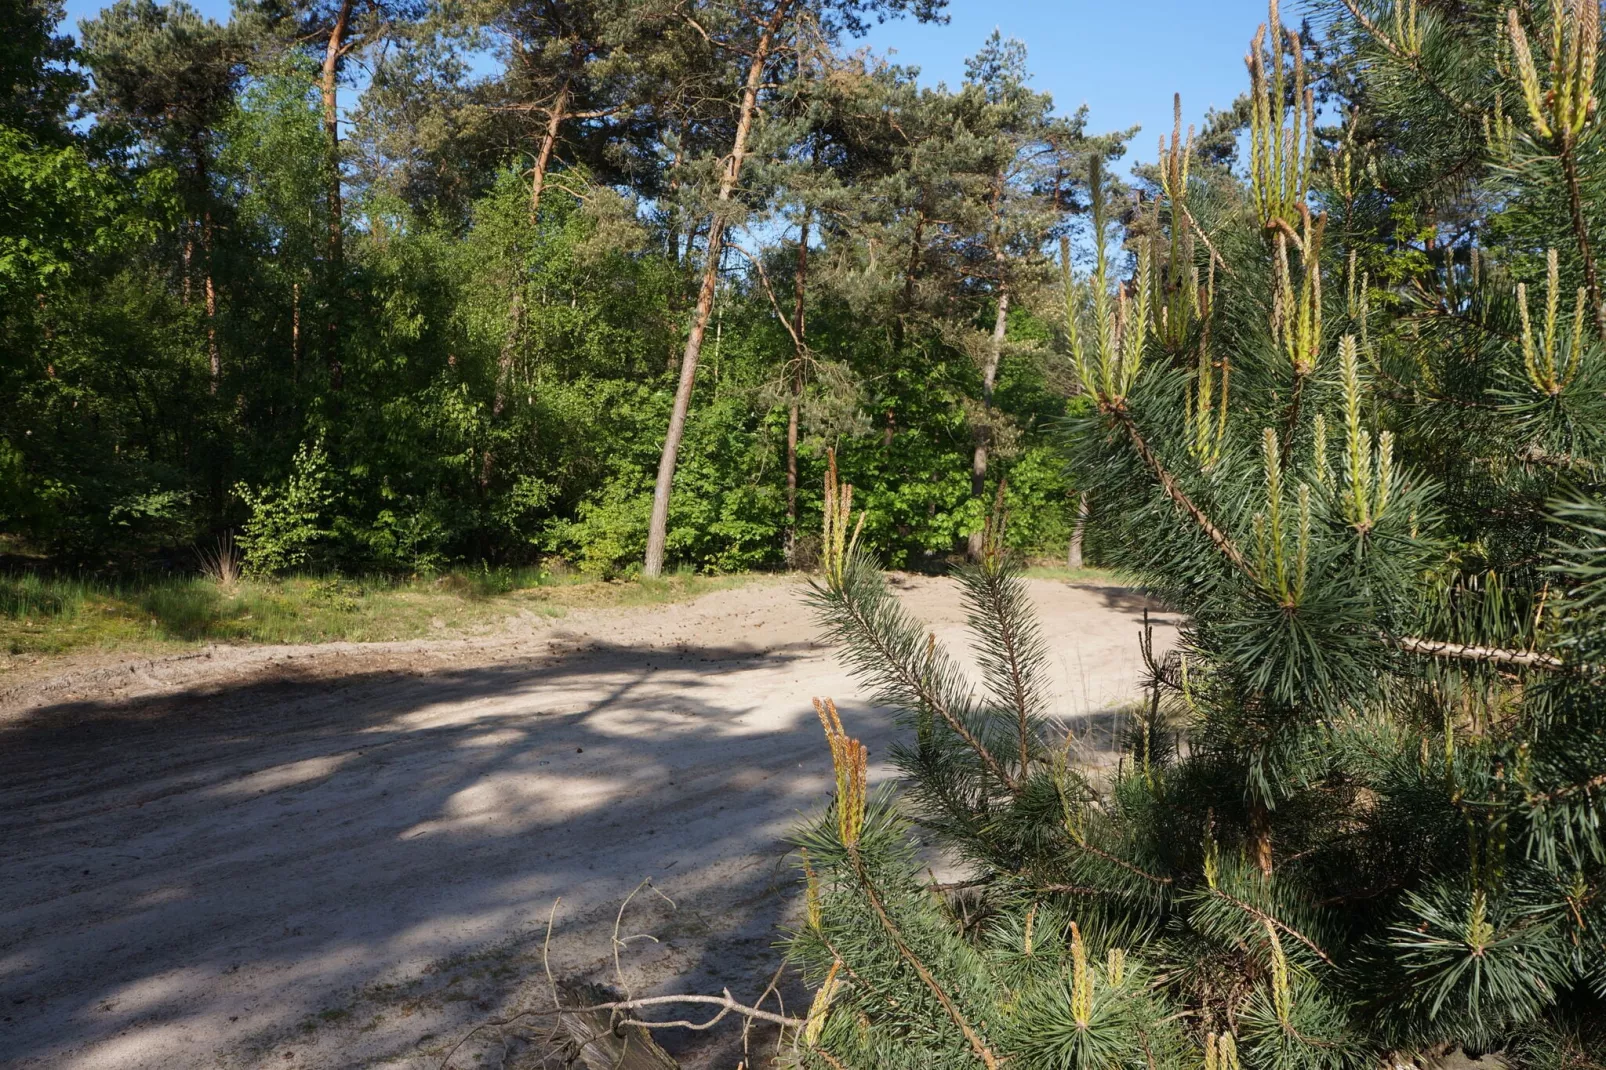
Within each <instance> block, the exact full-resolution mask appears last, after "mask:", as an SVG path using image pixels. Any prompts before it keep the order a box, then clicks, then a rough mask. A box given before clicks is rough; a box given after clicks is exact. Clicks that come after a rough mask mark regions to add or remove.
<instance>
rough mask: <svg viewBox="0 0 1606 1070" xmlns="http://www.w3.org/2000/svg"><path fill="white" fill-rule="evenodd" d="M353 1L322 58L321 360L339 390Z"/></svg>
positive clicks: (343, 7) (344, 4)
mask: <svg viewBox="0 0 1606 1070" xmlns="http://www.w3.org/2000/svg"><path fill="white" fill-rule="evenodd" d="M352 4H353V0H341V2H340V10H339V11H338V12H337V13H336V14H335V22H334V25H333V26H332V27H331V28H330V30H329V45H328V47H327V48H326V49H325V50H324V54H323V79H322V83H321V89H322V94H323V136H324V152H325V155H326V161H325V165H326V166H327V168H328V172H329V173H328V179H327V181H328V183H329V185H328V189H327V191H326V194H325V199H326V200H327V202H328V211H329V235H328V255H327V259H328V263H327V264H326V267H327V269H328V273H329V279H328V301H329V318H328V321H327V323H326V324H325V328H324V345H325V347H326V348H325V352H324V359H325V362H326V364H327V366H328V368H329V385H330V387H331V388H333V389H335V390H339V389H340V388H341V386H342V385H343V383H344V382H345V369H344V368H343V366H342V365H341V362H340V305H341V292H342V291H343V290H344V288H345V275H346V266H345V263H346V256H345V245H344V240H343V239H344V230H345V223H344V221H343V216H344V202H343V201H342V199H341V191H340V112H339V108H338V106H337V104H338V101H337V96H336V93H337V90H338V88H339V73H340V57H341V56H343V55H344V54H345V51H346V28H347V26H348V25H349V24H350V22H351V8H352Z"/></svg>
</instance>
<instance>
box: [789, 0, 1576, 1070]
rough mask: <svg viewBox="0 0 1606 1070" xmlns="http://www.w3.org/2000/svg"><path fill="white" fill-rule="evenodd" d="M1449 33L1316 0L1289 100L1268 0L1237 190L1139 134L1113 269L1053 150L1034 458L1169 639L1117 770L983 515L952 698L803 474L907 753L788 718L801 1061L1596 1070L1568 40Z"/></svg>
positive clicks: (843, 607)
mask: <svg viewBox="0 0 1606 1070" xmlns="http://www.w3.org/2000/svg"><path fill="white" fill-rule="evenodd" d="M1449 7H1450V6H1449V5H1440V4H1430V3H1426V2H1423V3H1420V4H1419V3H1417V2H1414V0H1398V2H1396V3H1393V4H1374V3H1370V2H1364V0H1356V2H1355V3H1354V4H1353V5H1352V4H1350V3H1348V2H1347V0H1346V2H1345V3H1343V4H1342V5H1337V6H1336V10H1334V11H1332V12H1329V13H1328V16H1327V17H1328V22H1327V25H1328V26H1329V27H1330V29H1331V35H1332V39H1333V40H1334V41H1336V42H1338V43H1339V46H1340V48H1339V51H1338V52H1337V53H1336V58H1333V55H1332V54H1330V55H1329V56H1328V59H1327V61H1326V62H1327V66H1326V68H1325V69H1324V70H1322V71H1320V72H1314V71H1307V69H1306V66H1305V61H1306V59H1307V58H1308V57H1307V56H1306V52H1305V48H1304V46H1303V43H1302V42H1301V40H1300V38H1299V36H1298V35H1297V34H1294V33H1291V32H1289V30H1288V28H1286V27H1280V26H1279V25H1278V24H1277V21H1276V20H1277V11H1276V7H1275V5H1273V8H1272V19H1271V21H1270V24H1269V25H1268V26H1267V27H1264V28H1263V30H1262V33H1261V35H1260V36H1259V37H1257V39H1256V42H1255V44H1254V46H1253V51H1252V54H1251V63H1250V71H1251V79H1252V84H1251V92H1250V96H1249V107H1248V109H1247V111H1248V115H1249V120H1250V128H1251V130H1250V138H1249V143H1248V145H1249V151H1250V160H1249V167H1248V174H1249V181H1248V182H1247V183H1246V184H1243V185H1239V184H1237V183H1233V182H1230V181H1224V179H1223V176H1222V175H1221V174H1219V173H1212V174H1210V175H1204V176H1201V175H1198V174H1192V175H1190V173H1189V170H1190V148H1191V146H1190V143H1189V139H1188V138H1185V137H1184V136H1183V135H1182V133H1181V130H1180V129H1179V130H1178V131H1177V135H1176V137H1175V139H1174V141H1173V142H1172V143H1171V144H1170V145H1169V146H1163V148H1164V149H1165V151H1163V152H1162V161H1161V166H1160V168H1159V172H1160V174H1159V179H1160V181H1159V182H1158V183H1157V186H1158V187H1159V188H1158V196H1157V198H1156V199H1155V201H1153V202H1152V204H1151V205H1150V206H1146V207H1145V208H1144V209H1143V210H1142V215H1141V216H1140V217H1139V218H1138V219H1137V221H1136V222H1135V223H1134V224H1133V225H1131V226H1130V227H1129V228H1128V229H1127V232H1126V234H1127V239H1128V250H1129V252H1130V253H1131V264H1132V271H1131V274H1130V275H1129V276H1128V277H1126V278H1122V279H1117V277H1116V275H1117V267H1116V257H1115V256H1114V255H1113V254H1110V253H1108V252H1107V247H1108V246H1109V245H1110V244H1111V242H1110V241H1107V240H1106V239H1113V237H1114V235H1113V234H1112V233H1110V232H1109V230H1108V229H1107V224H1106V222H1105V219H1106V217H1107V216H1108V215H1109V214H1110V211H1109V209H1108V208H1107V206H1106V204H1105V203H1104V202H1105V201H1106V200H1107V197H1106V196H1105V195H1104V188H1105V183H1104V182H1103V180H1102V179H1101V177H1100V176H1099V173H1098V170H1097V167H1096V166H1095V169H1094V171H1093V177H1092V182H1091V189H1092V191H1093V193H1094V210H1095V216H1096V223H1095V233H1096V234H1098V235H1099V239H1098V240H1097V241H1096V243H1095V244H1096V250H1097V257H1096V264H1095V267H1094V270H1093V273H1092V275H1091V277H1090V278H1077V277H1075V276H1074V275H1073V274H1072V273H1071V271H1070V269H1069V266H1068V265H1067V269H1066V285H1065V296H1066V301H1067V312H1066V320H1065V322H1066V327H1067V336H1066V339H1065V345H1066V349H1067V352H1068V355H1069V357H1070V359H1071V361H1072V363H1073V364H1074V366H1075V368H1076V372H1077V375H1078V378H1079V381H1080V383H1081V385H1082V388H1083V390H1084V392H1085V395H1086V397H1087V400H1088V404H1087V408H1086V410H1085V411H1084V412H1082V413H1081V414H1079V415H1077V416H1075V417H1074V418H1073V419H1072V420H1071V421H1070V422H1069V423H1068V424H1067V425H1066V429H1065V433H1066V435H1067V437H1068V439H1069V441H1070V447H1069V448H1070V451H1071V454H1072V457H1073V460H1074V464H1075V468H1076V470H1077V471H1078V472H1080V473H1085V475H1086V483H1085V484H1084V485H1085V486H1088V487H1090V488H1091V491H1092V495H1091V502H1092V506H1093V515H1092V519H1091V523H1092V525H1093V527H1094V529H1095V530H1097V531H1098V532H1099V533H1100V538H1101V540H1102V543H1101V545H1103V546H1105V547H1106V548H1107V550H1106V552H1107V554H1108V555H1109V558H1110V560H1112V561H1113V562H1114V563H1116V564H1118V565H1119V566H1121V567H1122V568H1125V569H1127V570H1129V571H1130V572H1131V573H1132V574H1133V575H1135V576H1138V577H1140V578H1141V579H1142V580H1143V582H1144V583H1145V584H1146V585H1147V586H1148V587H1149V588H1150V589H1151V590H1152V591H1153V592H1155V593H1156V594H1157V595H1158V596H1159V597H1160V598H1162V599H1163V600H1164V601H1165V602H1166V603H1167V604H1168V605H1169V606H1171V607H1173V608H1174V609H1175V610H1177V611H1179V612H1180V613H1181V614H1182V617H1183V619H1184V621H1185V623H1184V625H1183V627H1182V630H1181V641H1180V643H1179V645H1178V647H1177V649H1176V650H1175V651H1173V652H1171V653H1169V654H1166V655H1164V656H1163V657H1162V656H1160V655H1158V654H1155V653H1153V652H1148V653H1149V661H1150V668H1151V680H1150V684H1149V690H1148V696H1147V702H1146V704H1145V711H1144V714H1143V716H1141V717H1139V718H1137V725H1136V727H1135V729H1134V730H1133V731H1132V732H1131V733H1130V737H1129V738H1128V739H1126V740H1124V741H1122V747H1123V757H1122V760H1121V762H1120V765H1119V767H1118V768H1116V769H1115V770H1113V771H1105V772H1098V771H1089V770H1085V769H1083V768H1081V767H1079V766H1078V764H1077V762H1076V761H1075V760H1074V754H1073V747H1072V744H1073V738H1072V737H1073V736H1074V733H1072V734H1070V735H1068V734H1067V731H1066V726H1065V725H1063V724H1060V723H1057V722H1056V721H1055V720H1054V719H1053V718H1052V717H1051V716H1049V710H1050V709H1051V708H1052V706H1051V703H1049V702H1048V701H1047V696H1046V695H1045V693H1044V687H1045V685H1044V683H1043V676H1042V668H1041V667H1042V665H1043V662H1044V660H1045V656H1046V653H1047V652H1046V651H1045V650H1044V647H1043V642H1042V640H1041V638H1040V633H1039V631H1038V630H1037V628H1036V625H1035V623H1034V620H1033V616H1032V611H1031V607H1030V604H1029V599H1028V596H1027V591H1026V587H1025V583H1024V580H1023V579H1022V578H1021V575H1020V572H1019V569H1018V567H1017V566H1016V564H1015V563H1014V562H1013V559H1012V556H1011V554H1010V553H1009V552H1008V550H1007V540H1006V538H1005V537H1004V527H1005V524H1006V517H1007V510H1005V509H1002V508H1000V509H998V510H996V511H995V512H994V514H993V516H994V519H993V521H992V524H991V525H990V527H989V529H988V533H987V538H986V540H985V552H984V553H983V554H982V556H981V559H980V560H979V561H978V562H977V563H975V564H974V565H972V566H970V567H968V568H967V569H965V570H964V571H962V572H960V573H959V574H958V582H959V584H960V588H961V591H962V594H963V597H964V599H965V604H966V606H967V610H968V614H969V624H970V631H971V634H972V636H973V641H974V649H973V654H972V660H973V662H974V664H975V665H976V667H977V669H978V670H979V675H976V676H974V677H973V676H972V675H971V674H969V673H967V671H966V670H965V669H964V668H963V666H962V663H961V662H960V660H959V659H958V658H957V657H956V656H955V655H953V654H951V653H950V652H948V651H945V650H944V649H943V648H942V647H941V646H940V645H938V644H936V643H935V642H934V640H933V639H932V638H931V637H930V636H929V634H928V633H927V631H926V629H925V628H924V626H923V625H922V624H921V623H920V622H919V621H917V620H916V619H914V618H913V617H912V616H911V615H910V614H909V613H908V612H907V611H906V610H905V609H903V608H902V606H901V605H900V603H899V602H898V600H897V598H896V596H895V595H894V594H893V593H892V592H891V591H890V590H889V589H888V587H887V586H886V585H885V584H884V582H883V580H882V578H881V576H880V573H879V569H878V565H877V563H876V561H875V560H874V556H873V554H872V553H870V552H869V551H868V550H867V549H866V548H865V547H864V546H863V545H862V544H860V543H859V541H858V539H857V538H856V536H857V533H858V531H859V525H858V521H857V520H856V519H855V518H854V517H853V516H852V513H851V505H852V499H853V492H852V490H851V488H846V487H838V486H836V485H835V483H834V480H833V481H832V482H830V483H828V485H827V495H826V505H827V509H826V527H825V531H826V536H825V541H826V546H827V555H826V561H825V566H824V569H823V576H822V578H821V579H820V580H819V581H818V583H817V585H816V590H815V595H814V606H815V610H816V614H817V617H818V619H819V621H820V623H821V625H822V627H823V628H824V629H825V631H826V633H827V634H828V636H829V637H830V638H831V639H832V641H833V642H835V643H836V644H837V645H838V646H839V648H840V649H841V650H842V652H843V656H844V658H845V659H846V662H847V664H848V665H849V667H850V668H851V669H852V670H853V671H854V673H855V675H856V677H857V678H858V679H859V680H860V681H861V683H863V684H864V685H865V687H866V688H867V690H868V692H869V697H870V698H871V699H872V700H873V701H875V702H877V703H879V704H882V705H885V706H889V707H891V708H892V709H894V710H895V711H897V713H898V715H899V717H900V718H901V719H902V722H903V724H904V725H905V727H906V729H907V735H906V737H905V740H904V742H903V743H901V744H900V745H899V746H898V747H897V749H896V750H895V752H894V753H893V755H892V757H893V759H894V761H895V762H896V763H897V765H898V767H899V768H900V769H901V770H902V772H903V774H904V780H903V783H902V787H901V789H899V790H897V791H896V793H892V792H882V793H875V792H867V791H866V789H865V786H864V777H865V773H864V769H865V757H864V755H863V754H862V749H861V748H859V747H858V744H857V743H856V742H854V741H853V740H852V739H851V738H850V736H849V734H848V732H849V730H850V729H851V726H846V727H844V726H843V725H842V723H841V720H840V718H839V716H838V715H837V714H836V712H835V709H834V707H833V706H831V705H829V704H822V706H821V717H822V721H823V722H824V723H825V725H826V732H827V736H828V738H829V739H830V741H831V750H832V756H833V760H834V763H835V766H836V771H837V779H838V787H837V792H836V797H835V799H834V801H833V803H832V806H831V808H830V809H829V810H828V812H827V813H826V814H825V815H824V816H822V817H821V818H820V819H818V820H817V821H815V822H813V823H811V824H809V825H808V826H806V827H805V828H804V829H803V830H802V831H801V832H800V834H799V836H798V845H799V847H800V848H802V851H801V858H802V859H803V862H802V865H803V869H804V879H805V883H806V888H807V893H806V898H807V914H806V919H805V921H804V923H803V924H802V926H801V927H800V928H799V929H798V930H797V931H796V932H795V933H793V934H792V936H791V943H790V946H791V949H792V953H793V954H794V956H795V957H796V960H797V961H798V962H800V963H801V964H802V966H803V969H804V971H805V973H806V976H807V977H808V979H809V980H810V982H811V983H812V984H813V985H815V986H816V993H817V995H816V998H815V1000H814V1003H813V1006H812V1008H811V1009H810V1012H809V1015H808V1018H807V1024H806V1025H805V1026H804V1027H803V1028H802V1029H800V1031H799V1033H800V1035H799V1037H798V1040H797V1043H796V1045H795V1047H794V1059H795V1061H796V1062H797V1063H798V1064H799V1065H802V1066H808V1067H817V1068H825V1067H833V1068H835V1067H879V1066H896V1067H902V1066H909V1067H914V1066H956V1067H957V1066H976V1065H980V1066H983V1067H988V1068H991V1067H996V1066H1002V1065H1015V1066H1030V1067H1034V1068H1037V1067H1057V1068H1067V1070H1069V1068H1076V1070H1092V1068H1108V1067H1132V1068H1134V1070H1142V1068H1172V1067H1177V1068H1181V1067H1188V1068H1197V1067H1200V1066H1204V1067H1206V1068H1208V1070H1238V1068H1246V1070H1341V1068H1351V1067H1353V1068H1360V1067H1376V1066H1401V1065H1415V1066H1423V1067H1426V1066H1433V1065H1437V1064H1438V1063H1439V1062H1441V1061H1442V1060H1444V1059H1446V1058H1447V1057H1449V1056H1453V1055H1459V1054H1460V1053H1462V1052H1465V1053H1466V1054H1467V1055H1470V1056H1477V1055H1481V1054H1485V1053H1491V1054H1493V1055H1494V1056H1497V1057H1498V1058H1499V1059H1500V1060H1501V1061H1502V1063H1503V1064H1504V1065H1511V1066H1519V1067H1531V1068H1535V1070H1539V1068H1545V1070H1550V1068H1555V1070H1561V1068H1564V1067H1565V1068H1576V1070H1583V1068H1589V1067H1600V1066H1602V1065H1606V938H1603V934H1606V796H1603V792H1606V484H1603V482H1602V479H1601V465H1602V463H1603V462H1606V454H1603V452H1602V445H1603V443H1602V441H1601V433H1602V432H1601V429H1603V428H1606V386H1603V380H1602V379H1601V376H1602V375H1603V374H1606V373H1603V371H1602V369H1603V368H1606V344H1603V342H1606V336H1603V333H1602V331H1601V329H1600V325H1599V324H1598V323H1597V322H1596V320H1597V312H1598V310H1600V309H1601V305H1600V300H1599V295H1598V293H1597V292H1596V291H1595V289H1594V287H1595V283H1594V282H1593V281H1592V280H1593V279H1594V274H1595V268H1594V256H1595V253H1594V251H1593V246H1591V245H1590V238H1592V237H1593V235H1594V233H1595V230H1594V228H1593V224H1592V223H1591V216H1592V213H1593V212H1594V211H1596V209H1595V208H1594V207H1593V205H1594V204H1595V203H1598V202H1596V201H1595V200H1593V199H1591V198H1590V197H1589V195H1588V192H1587V191H1588V190H1590V189H1592V188H1594V187H1593V183H1595V182H1596V181H1599V180H1601V179H1603V178H1606V173H1603V172H1600V170H1599V169H1600V168H1601V166H1602V165H1601V164H1600V163H1599V162H1598V160H1597V157H1598V154H1597V153H1594V152H1592V151H1590V150H1589V149H1588V146H1589V145H1590V144H1591V143H1592V139H1593V138H1596V137H1598V136H1600V135H1599V133H1598V130H1599V119H1598V117H1597V108H1596V103H1595V100H1596V97H1595V94H1596V92H1597V82H1598V78H1599V72H1598V71H1597V69H1596V66H1595V55H1596V53H1597V51H1598V48H1599V34H1598V17H1599V13H1598V10H1597V9H1596V7H1595V5H1594V3H1593V2H1592V0H1583V2H1581V3H1572V2H1563V3H1556V4H1545V3H1539V4H1519V5H1517V7H1516V8H1515V10H1514V12H1508V11H1506V10H1505V9H1503V8H1502V9H1499V10H1496V9H1495V8H1494V7H1493V6H1492V5H1490V6H1488V7H1487V9H1486V8H1485V6H1482V5H1472V6H1471V7H1470V8H1466V7H1465V6H1460V5H1458V6H1457V7H1456V9H1455V11H1454V12H1453V13H1452V12H1451V11H1450V10H1449ZM1314 67H1315V63H1314V61H1312V68H1314ZM1318 79H1320V80H1321V82H1322V86H1323V87H1324V90H1326V91H1331V92H1333V93H1341V94H1342V95H1344V96H1345V98H1346V99H1347V102H1348V103H1351V104H1352V105H1353V111H1351V112H1350V117H1349V120H1348V122H1347V124H1346V127H1345V128H1344V129H1342V130H1337V131H1325V132H1323V131H1318V130H1316V129H1315V128H1314V120H1315V112H1314V89H1313V88H1309V87H1307V86H1306V82H1307V81H1310V82H1311V83H1312V84H1313V85H1314V83H1315V82H1316V81H1317V80H1318ZM1485 118H1487V128H1488V131H1489V133H1488V135H1487V137H1485V136H1484V135H1483V134H1482V133H1481V132H1479V128H1480V127H1482V126H1484V125H1485V124H1484V123H1483V121H1482V120H1483V119H1485ZM1179 125H1180V124H1179ZM1393 134H1397V135H1398V136H1397V137H1394V136H1392V135H1393ZM1385 135H1389V137H1390V139H1389V140H1384V138H1385ZM1474 135H1476V136H1474ZM1451 159H1461V160H1463V161H1465V163H1466V166H1464V167H1463V168H1462V170H1461V173H1460V174H1457V175H1455V176H1453V177H1447V175H1446V172H1445V171H1444V170H1443V167H1444V165H1445V163H1446V161H1448V160H1451ZM1570 176H1571V177H1570ZM1575 179H1576V181H1575ZM1570 190H1571V191H1574V192H1576V191H1578V190H1582V191H1584V192H1583V194H1582V196H1581V197H1574V196H1572V195H1571V193H1570V192H1569V191H1570ZM1430 206H1431V215H1430V214H1429V212H1430ZM1425 221H1427V222H1425ZM1424 226H1426V227H1427V228H1428V230H1429V233H1430V235H1431V236H1432V239H1433V240H1429V241H1426V242H1423V241H1422V239H1421V228H1423V227H1424ZM1402 228H1403V229H1402ZM1413 243H1415V244H1414V245H1413ZM934 850H935V851H940V852H941V853H942V854H943V856H944V857H946V858H948V859H950V860H951V861H952V862H954V863H956V864H957V865H958V866H959V867H960V869H961V870H962V871H963V872H964V874H965V875H964V877H963V879H962V880H961V881H960V882H958V883H957V884H950V885H937V884H934V883H933V881H932V879H931V878H930V877H929V876H928V870H927V869H926V867H927V865H928V864H929V863H930V861H931V857H932V855H931V852H932V851H934Z"/></svg>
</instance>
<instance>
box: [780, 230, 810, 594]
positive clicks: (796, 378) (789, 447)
mask: <svg viewBox="0 0 1606 1070" xmlns="http://www.w3.org/2000/svg"><path fill="white" fill-rule="evenodd" d="M808 274H809V213H808V212H807V211H805V212H804V213H803V232H802V234H801V235H799V237H798V240H797V269H796V271H795V272H794V273H793V278H792V293H793V297H792V344H793V346H794V347H795V348H796V353H795V362H796V367H794V368H793V370H792V384H791V385H792V397H791V404H790V405H789V406H788V409H787V414H786V546H785V549H786V563H787V564H788V565H791V566H794V567H795V566H796V564H797V421H798V412H799V410H800V409H801V408H802V406H803V372H804V364H803V362H804V361H805V360H807V359H808V354H807V347H806V346H805V344H804V341H803V337H804V329H805V326H806V325H805V323H804V318H803V307H804V306H803V297H804V293H805V292H806V287H807V283H808Z"/></svg>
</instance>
